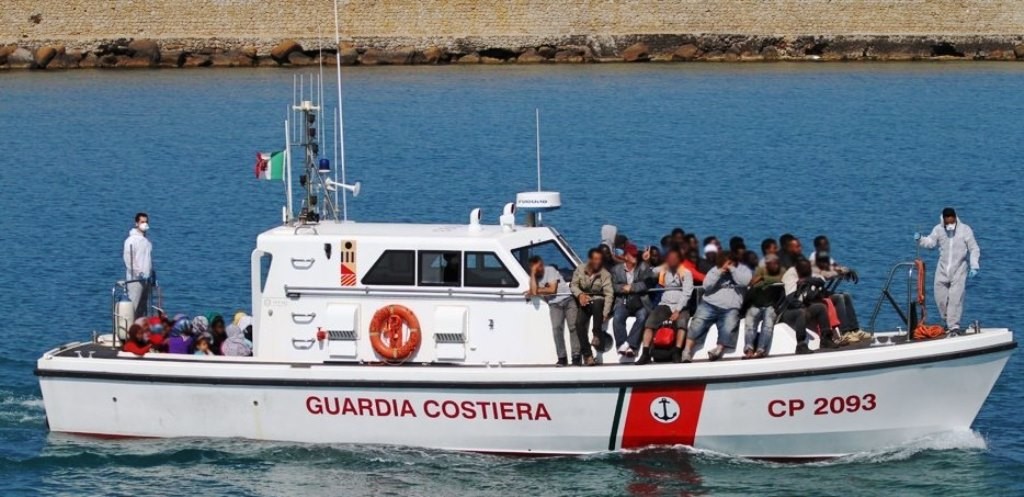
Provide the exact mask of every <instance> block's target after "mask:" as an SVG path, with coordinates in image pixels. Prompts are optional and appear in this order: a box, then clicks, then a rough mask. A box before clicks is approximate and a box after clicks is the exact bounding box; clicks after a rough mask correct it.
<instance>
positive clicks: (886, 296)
mask: <svg viewBox="0 0 1024 497" xmlns="http://www.w3.org/2000/svg"><path fill="white" fill-rule="evenodd" d="M901 268H909V269H910V271H908V272H907V313H909V312H910V306H911V304H913V302H914V299H913V293H912V281H913V278H912V277H913V274H914V271H913V270H914V263H913V262H900V263H898V264H896V265H894V266H893V267H892V269H891V270H890V271H889V277H888V278H886V280H885V286H883V287H882V293H881V295H879V296H878V301H877V302H875V309H874V310H873V311H871V319H870V320H869V321H868V331H875V321H876V320H877V319H878V314H879V313H880V312H881V311H882V304H883V303H884V302H885V301H888V302H889V304H890V305H891V306H892V308H893V309H894V310H895V311H896V314H899V316H900V319H901V320H902V321H903V323H904V324H905V325H907V328H908V330H909V328H910V318H909V317H908V316H907V313H905V312H903V309H902V308H900V305H899V303H897V302H896V298H895V297H893V296H892V292H890V291H889V288H890V287H891V286H892V282H893V278H895V277H896V272H897V271H899V270H900V269H901ZM910 333H911V332H910V331H908V334H910Z"/></svg>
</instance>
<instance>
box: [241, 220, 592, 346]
mask: <svg viewBox="0 0 1024 497" xmlns="http://www.w3.org/2000/svg"><path fill="white" fill-rule="evenodd" d="M534 255H540V256H541V257H543V258H544V260H545V261H546V262H547V263H548V264H549V265H552V266H555V267H556V268H558V270H559V271H560V272H562V273H563V274H564V275H565V277H566V278H568V277H570V275H571V273H572V271H573V270H574V269H575V267H576V266H577V264H579V259H578V257H577V256H576V254H575V253H574V252H573V251H572V249H571V248H570V247H569V246H568V244H567V243H566V242H565V240H564V239H563V238H562V237H561V235H559V233H558V232H557V231H556V230H555V229H553V228H551V227H546V226H542V227H524V226H514V225H507V224H506V225H500V226H499V225H494V226H485V225H479V224H472V223H471V224H469V225H400V224H363V223H351V222H333V221H327V222H322V223H319V224H317V225H315V226H314V225H309V226H300V227H299V228H295V227H291V226H282V227H278V228H275V229H272V230H269V231H267V232H265V233H263V234H261V235H260V236H259V238H258V240H257V248H256V250H254V251H253V255H252V274H253V281H252V297H253V298H252V302H253V317H254V321H255V325H254V331H253V336H254V342H255V351H254V352H255V354H254V355H256V356H257V357H261V358H263V359H265V360H287V361H303V362H306V361H308V362H325V361H342V362H347V361H355V362H361V361H365V362H372V361H378V360H380V357H378V354H375V351H374V350H373V348H372V347H371V344H370V341H369V340H368V337H369V335H370V333H371V331H372V330H371V322H372V320H373V316H374V314H375V313H376V312H377V311H378V310H380V309H382V308H385V307H387V306H394V305H402V306H404V307H407V308H408V309H409V310H410V311H411V312H412V313H413V314H414V315H415V317H416V318H417V319H418V322H419V325H420V329H419V330H418V331H419V332H420V334H421V340H422V345H421V346H420V347H419V349H418V351H416V352H415V355H414V356H413V357H410V358H409V359H410V360H412V361H414V362H454V363H505V362H508V361H509V358H516V359H515V361H516V362H522V363H535V364H536V363H543V362H544V361H545V360H546V359H547V358H549V357H550V355H551V353H552V351H549V350H548V349H550V348H551V347H552V346H551V345H550V342H551V340H550V337H549V336H547V335H548V334H547V333H546V330H547V329H548V328H549V326H548V325H547V319H548V317H547V313H546V312H542V311H543V310H544V309H542V307H543V306H540V305H538V304H537V303H534V302H530V301H529V300H528V299H526V298H524V296H523V295H524V293H525V292H526V291H527V290H528V289H529V280H528V278H529V275H528V273H527V271H526V263H527V261H528V260H529V259H530V257H532V256H534ZM524 313H525V314H524ZM523 316H526V319H522V318H523ZM471 330H473V331H471ZM534 334H536V335H537V336H536V337H532V336H531V335H534ZM510 347H511V348H514V349H517V350H518V352H519V353H516V354H509V353H508V352H509V350H508V349H509V348H510Z"/></svg>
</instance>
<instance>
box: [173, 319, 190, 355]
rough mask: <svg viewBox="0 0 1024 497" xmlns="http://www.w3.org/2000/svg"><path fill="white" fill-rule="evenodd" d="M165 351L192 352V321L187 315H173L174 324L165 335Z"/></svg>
mask: <svg viewBox="0 0 1024 497" xmlns="http://www.w3.org/2000/svg"><path fill="white" fill-rule="evenodd" d="M167 353H169V354H191V353H192V321H191V320H190V319H189V318H188V317H187V316H184V315H180V316H174V324H173V325H172V326H171V332H170V336H168V337H167Z"/></svg>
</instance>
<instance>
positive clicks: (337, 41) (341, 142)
mask: <svg viewBox="0 0 1024 497" xmlns="http://www.w3.org/2000/svg"><path fill="white" fill-rule="evenodd" d="M334 48H335V49H336V50H337V55H336V56H335V57H334V67H335V72H336V73H337V75H336V80H337V84H338V126H337V127H338V147H339V148H338V149H337V150H336V152H335V153H338V154H340V159H341V161H340V162H339V165H340V166H341V184H342V185H344V184H346V183H347V182H348V178H346V176H345V113H344V108H345V107H344V103H343V101H342V98H341V23H340V22H339V20H338V0H334ZM341 190H342V192H341V219H342V220H343V221H348V189H347V188H342V189H341ZM356 191H358V190H356ZM334 192H335V195H337V192H338V190H337V189H335V190H334ZM356 194H357V195H358V193H356Z"/></svg>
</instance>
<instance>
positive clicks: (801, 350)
mask: <svg viewBox="0 0 1024 497" xmlns="http://www.w3.org/2000/svg"><path fill="white" fill-rule="evenodd" d="M812 352H814V351H813V350H811V349H810V348H809V347H807V344H806V343H804V342H800V343H798V344H797V345H796V353H797V354H798V355H802V354H810V353H812Z"/></svg>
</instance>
